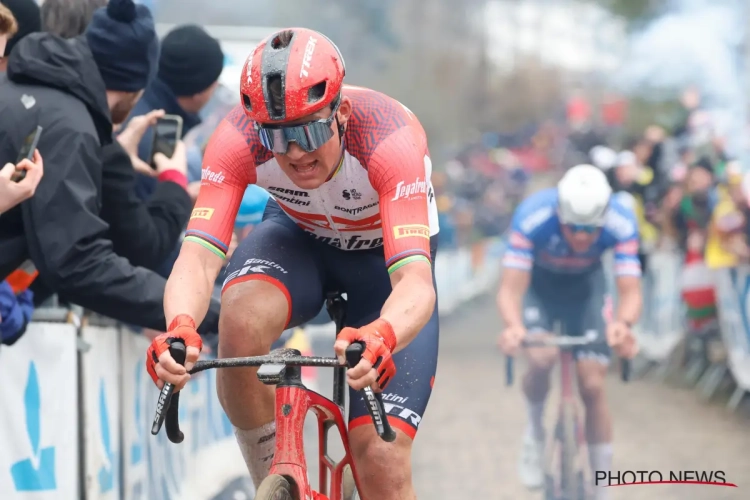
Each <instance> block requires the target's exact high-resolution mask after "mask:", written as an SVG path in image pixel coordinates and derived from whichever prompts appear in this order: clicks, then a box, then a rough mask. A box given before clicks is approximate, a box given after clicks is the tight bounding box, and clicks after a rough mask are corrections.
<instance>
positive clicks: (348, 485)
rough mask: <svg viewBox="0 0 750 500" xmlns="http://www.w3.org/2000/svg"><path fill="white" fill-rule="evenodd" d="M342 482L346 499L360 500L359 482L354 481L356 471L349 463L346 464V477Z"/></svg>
mask: <svg viewBox="0 0 750 500" xmlns="http://www.w3.org/2000/svg"><path fill="white" fill-rule="evenodd" d="M341 482H342V494H343V498H344V500H360V498H359V492H358V491H357V483H356V482H355V481H354V473H353V472H352V468H351V466H350V465H349V464H347V465H345V466H344V478H343V479H342V481H341Z"/></svg>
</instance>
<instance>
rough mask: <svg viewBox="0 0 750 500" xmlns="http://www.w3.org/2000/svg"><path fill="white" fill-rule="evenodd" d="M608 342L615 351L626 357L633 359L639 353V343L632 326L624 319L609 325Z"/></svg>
mask: <svg viewBox="0 0 750 500" xmlns="http://www.w3.org/2000/svg"><path fill="white" fill-rule="evenodd" d="M607 343H609V346H610V347H611V348H612V350H614V351H615V353H616V354H617V355H618V356H619V357H621V358H624V359H632V358H634V357H635V355H636V354H638V343H637V342H636V341H635V336H634V335H633V331H632V330H631V329H630V327H629V326H628V325H627V324H625V323H623V322H622V321H615V322H612V323H609V324H608V325H607Z"/></svg>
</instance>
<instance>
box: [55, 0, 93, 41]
mask: <svg viewBox="0 0 750 500" xmlns="http://www.w3.org/2000/svg"><path fill="white" fill-rule="evenodd" d="M105 5H107V0H44V2H43V3H42V7H41V16H42V30H43V31H46V32H48V33H54V34H55V35H58V36H61V37H63V38H74V37H77V36H79V35H82V34H83V33H84V32H85V31H86V27H87V26H88V25H89V23H90V22H91V18H92V17H94V12H95V11H96V10H97V9H98V8H99V7H104V6H105Z"/></svg>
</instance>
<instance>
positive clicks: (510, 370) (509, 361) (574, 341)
mask: <svg viewBox="0 0 750 500" xmlns="http://www.w3.org/2000/svg"><path fill="white" fill-rule="evenodd" d="M597 342H600V341H599V340H597V339H596V338H591V337H586V336H584V337H562V336H558V337H546V338H539V339H534V338H531V339H528V338H527V339H524V340H523V341H522V342H521V347H558V348H560V349H571V348H573V347H579V346H586V345H591V344H596V343H597ZM514 364H515V363H514V359H513V356H506V357H505V385H507V386H511V385H513V376H514ZM620 379H621V380H622V381H623V382H626V383H627V382H630V360H629V359H625V358H621V359H620Z"/></svg>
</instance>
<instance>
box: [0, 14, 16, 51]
mask: <svg viewBox="0 0 750 500" xmlns="http://www.w3.org/2000/svg"><path fill="white" fill-rule="evenodd" d="M17 31H18V24H17V23H16V18H15V17H13V13H12V12H11V11H10V10H8V8H7V7H6V6H5V5H3V4H1V3H0V53H2V54H5V46H6V45H7V44H8V40H10V39H11V38H12V37H13V35H15V34H16V32H17Z"/></svg>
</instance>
